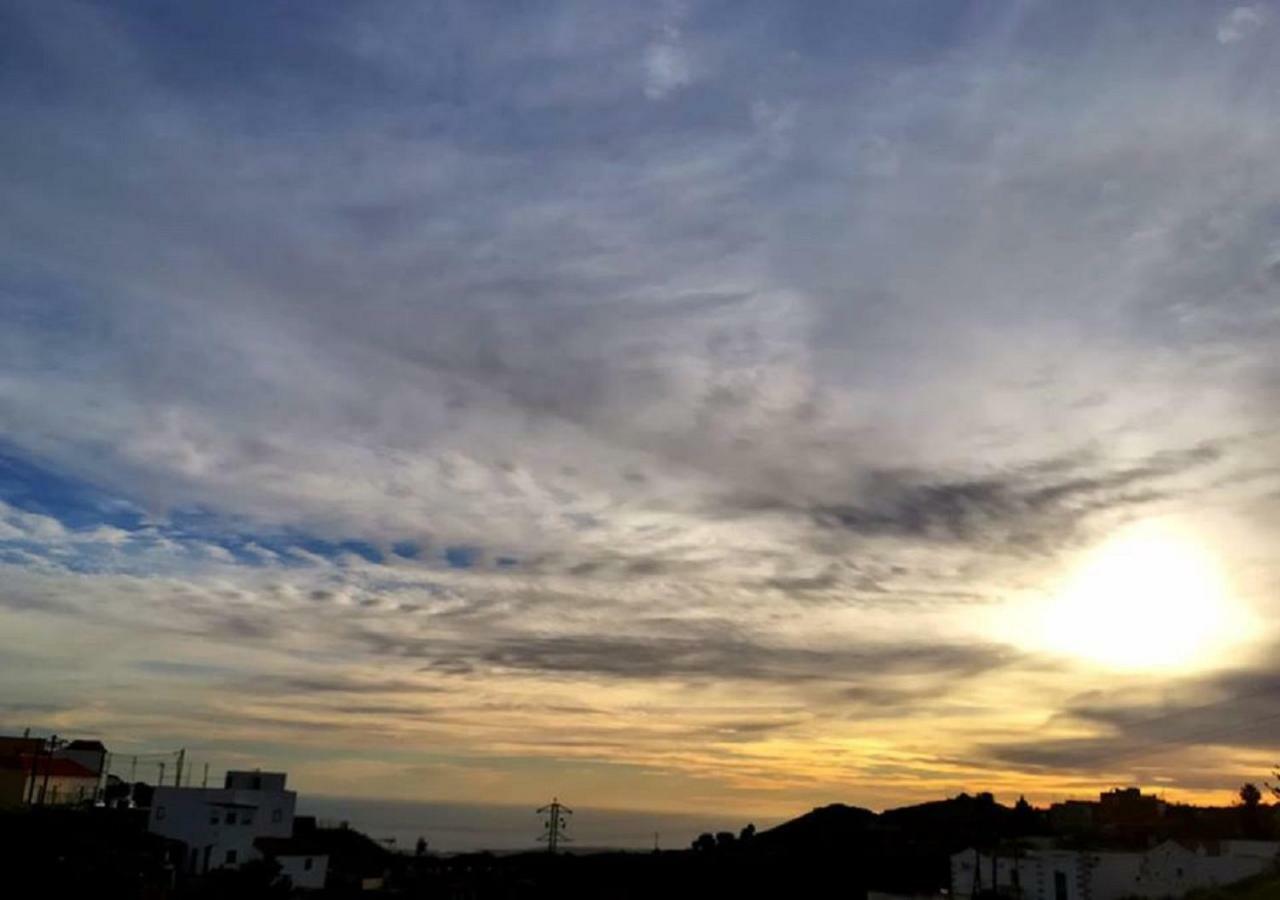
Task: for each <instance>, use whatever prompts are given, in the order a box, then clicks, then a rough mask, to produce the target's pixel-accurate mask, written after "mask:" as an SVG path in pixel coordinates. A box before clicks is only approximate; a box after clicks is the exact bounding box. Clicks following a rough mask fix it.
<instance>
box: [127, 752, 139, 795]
mask: <svg viewBox="0 0 1280 900" xmlns="http://www.w3.org/2000/svg"><path fill="white" fill-rule="evenodd" d="M137 780H138V754H136V753H135V754H133V761H132V762H131V763H129V783H130V784H133V783H134V782H135V781H137ZM131 790H132V789H131Z"/></svg>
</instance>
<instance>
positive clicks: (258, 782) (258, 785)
mask: <svg viewBox="0 0 1280 900" xmlns="http://www.w3.org/2000/svg"><path fill="white" fill-rule="evenodd" d="M250 785H251V787H252V788H253V789H254V790H255V791H260V790H262V776H261V775H254V776H253V781H252V782H250Z"/></svg>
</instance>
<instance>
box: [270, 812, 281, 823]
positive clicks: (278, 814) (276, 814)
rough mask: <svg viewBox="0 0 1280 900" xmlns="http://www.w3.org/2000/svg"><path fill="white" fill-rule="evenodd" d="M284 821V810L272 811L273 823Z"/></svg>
mask: <svg viewBox="0 0 1280 900" xmlns="http://www.w3.org/2000/svg"><path fill="white" fill-rule="evenodd" d="M282 819H284V812H283V811H282V810H279V809H273V810H271V821H272V822H279V821H281V820H282Z"/></svg>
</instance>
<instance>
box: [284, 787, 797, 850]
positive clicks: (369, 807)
mask: <svg viewBox="0 0 1280 900" xmlns="http://www.w3.org/2000/svg"><path fill="white" fill-rule="evenodd" d="M572 808H573V815H571V816H566V817H565V818H566V820H567V822H568V825H567V828H566V829H565V835H566V836H567V837H568V838H569V841H568V843H565V844H564V845H563V846H564V847H565V849H566V850H570V851H576V852H588V851H597V850H652V849H653V848H654V847H655V845H656V846H657V847H659V848H661V849H667V850H671V849H682V848H685V847H688V846H689V844H690V842H692V841H693V839H694V838H696V837H697V836H698V835H699V834H702V833H703V832H706V831H709V832H713V833H714V832H717V831H732V832H734V833H735V834H736V833H737V832H738V831H739V830H741V828H742V827H743V826H744V825H746V824H747V820H743V821H738V817H736V816H734V815H732V814H730V815H721V816H716V815H688V814H682V813H665V812H634V811H622V810H616V809H593V808H591V807H589V806H588V807H582V806H573V807H572ZM535 809H536V808H535V807H534V806H503V805H485V804H468V803H427V802H414V801H407V800H403V801H402V800H370V799H363V798H356V797H327V796H323V795H313V794H308V795H304V796H302V797H299V798H298V815H304V816H307V815H309V816H315V817H316V818H317V819H319V820H320V823H321V824H322V825H330V826H332V825H338V824H340V823H342V822H346V823H347V824H348V825H349V826H350V827H351V828H354V829H356V830H357V831H361V832H363V833H365V834H367V835H369V836H370V837H371V838H374V839H375V840H378V841H381V842H382V843H383V844H385V845H386V846H388V847H390V848H392V849H394V850H402V851H405V852H412V850H413V848H414V845H415V844H416V843H417V841H418V838H419V837H421V838H423V839H425V840H426V841H427V846H428V848H429V849H430V850H431V851H432V852H439V853H466V852H472V851H477V850H492V851H495V852H515V851H520V850H532V849H536V848H538V847H539V846H545V844H540V843H539V842H538V837H539V836H540V835H541V833H542V822H543V818H542V816H539V815H538V814H537V812H536V811H535ZM750 821H751V822H752V823H753V824H754V825H755V826H756V828H757V829H764V828H767V827H769V826H770V825H773V824H776V821H775V820H772V819H768V820H766V819H751V820H750Z"/></svg>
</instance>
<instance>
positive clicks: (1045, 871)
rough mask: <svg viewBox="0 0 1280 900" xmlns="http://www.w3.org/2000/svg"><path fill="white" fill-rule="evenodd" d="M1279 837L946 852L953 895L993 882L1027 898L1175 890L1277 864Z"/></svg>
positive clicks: (1116, 898) (1116, 899) (1083, 899)
mask: <svg viewBox="0 0 1280 900" xmlns="http://www.w3.org/2000/svg"><path fill="white" fill-rule="evenodd" d="M1278 852H1280V843H1275V842H1271V841H1222V842H1219V843H1214V844H1200V845H1197V846H1196V847H1195V848H1194V849H1192V848H1190V847H1187V846H1184V845H1183V844H1181V843H1179V842H1177V841H1165V842H1164V843H1162V844H1159V845H1158V846H1156V847H1153V848H1151V849H1150V850H1147V851H1146V852H1143V853H1133V852H1112V851H1102V850H1058V849H1049V848H1036V849H1030V850H1023V851H1021V852H1019V853H1016V854H1014V853H1010V854H1008V855H1006V856H995V857H994V858H993V857H992V856H991V855H990V854H980V853H978V852H977V851H976V850H973V849H969V850H964V851H962V852H960V853H956V854H954V855H953V856H952V857H951V895H952V897H954V898H957V900H969V898H970V897H972V896H973V894H974V893H975V892H976V891H978V890H990V889H991V888H992V887H993V886H994V887H996V888H998V889H1000V890H1003V891H1007V892H1009V893H1013V894H1015V895H1016V894H1018V893H1019V891H1020V893H1021V896H1022V897H1024V898H1026V900H1120V898H1126V897H1151V898H1164V897H1181V896H1183V895H1184V894H1186V893H1187V892H1188V891H1190V890H1193V889H1195V888H1202V887H1213V886H1216V885H1225V884H1231V883H1233V882H1236V881H1240V880H1241V879H1243V878H1248V877H1250V876H1251V875H1257V874H1259V873H1260V872H1263V871H1266V870H1267V869H1268V868H1271V867H1274V866H1275V865H1276V859H1277V853H1278Z"/></svg>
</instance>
